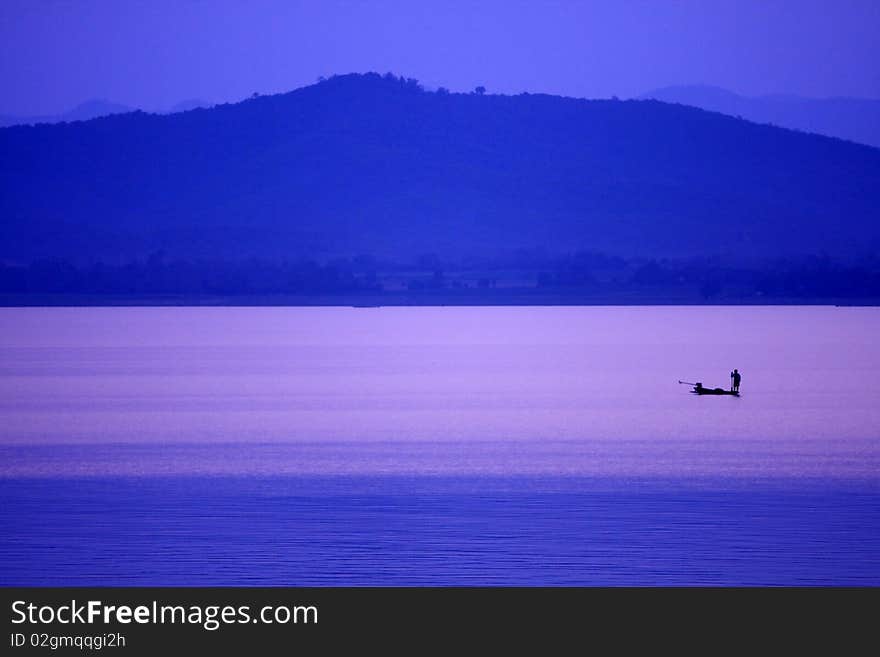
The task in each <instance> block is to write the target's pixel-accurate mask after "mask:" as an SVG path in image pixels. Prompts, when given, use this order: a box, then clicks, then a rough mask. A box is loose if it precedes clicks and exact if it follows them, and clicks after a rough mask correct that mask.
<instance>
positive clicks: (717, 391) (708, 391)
mask: <svg viewBox="0 0 880 657" xmlns="http://www.w3.org/2000/svg"><path fill="white" fill-rule="evenodd" d="M691 392H693V393H694V394H697V395H731V396H733V397H739V393H738V392H734V391H733V390H725V389H724V388H694V389H693V390H692V391H691Z"/></svg>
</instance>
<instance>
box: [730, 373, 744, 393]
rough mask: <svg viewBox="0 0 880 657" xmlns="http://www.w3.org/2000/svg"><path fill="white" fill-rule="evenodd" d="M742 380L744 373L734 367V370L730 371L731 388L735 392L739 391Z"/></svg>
mask: <svg viewBox="0 0 880 657" xmlns="http://www.w3.org/2000/svg"><path fill="white" fill-rule="evenodd" d="M740 380H742V375H741V374H740V373H739V370H738V369H736V368H734V369H733V372H731V373H730V389H731V390H732V391H733V392H739V382H740Z"/></svg>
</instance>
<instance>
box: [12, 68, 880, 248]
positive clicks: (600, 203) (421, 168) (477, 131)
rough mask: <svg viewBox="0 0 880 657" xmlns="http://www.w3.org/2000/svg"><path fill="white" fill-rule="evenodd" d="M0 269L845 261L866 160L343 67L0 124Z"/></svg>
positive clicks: (830, 148)
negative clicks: (621, 259)
mask: <svg viewBox="0 0 880 657" xmlns="http://www.w3.org/2000/svg"><path fill="white" fill-rule="evenodd" d="M0 168H2V172H3V175H2V176H0V216H2V217H3V222H2V227H0V258H2V259H5V260H7V261H16V262H21V261H27V260H29V259H33V258H45V257H64V258H73V259H77V260H80V261H83V260H89V261H94V260H100V259H105V260H119V259H123V258H131V257H143V256H145V255H147V254H150V253H154V252H157V251H164V252H165V253H166V254H168V255H169V256H172V257H186V258H204V257H217V258H221V257H222V258H228V257H234V258H246V257H252V256H254V257H269V258H287V257H291V258H294V257H300V256H303V255H307V256H309V257H316V256H322V257H323V256H327V257H331V256H335V255H344V256H351V255H353V254H373V255H376V256H379V257H386V258H398V259H399V258H407V259H410V258H412V257H413V255H417V254H423V253H438V254H441V255H443V256H450V257H453V256H454V257H459V256H461V257H465V256H469V255H476V256H480V255H486V254H493V253H498V252H502V251H505V250H512V249H521V248H535V247H540V248H545V249H548V250H550V251H556V252H569V251H574V250H577V249H588V250H592V251H603V252H607V253H613V254H620V255H639V256H641V255H645V256H651V257H657V256H669V257H674V256H689V255H706V254H709V255H711V254H742V255H748V256H781V255H785V254H801V253H825V254H829V255H844V256H845V255H858V254H862V253H865V252H866V251H870V250H872V249H873V250H876V249H877V248H878V245H880V222H878V221H877V208H878V207H880V149H875V148H871V147H868V146H863V145H859V144H854V143H851V142H847V141H842V140H839V139H832V138H828V137H822V136H817V135H813V134H805V133H802V132H796V131H791V130H786V129H782V128H779V127H773V126H767V125H758V124H755V123H752V122H749V121H745V120H740V119H736V118H733V117H729V116H725V115H722V114H718V113H714V112H707V111H703V110H701V109H696V108H693V107H686V106H681V105H672V104H668V103H663V102H659V101H653V100H628V101H619V100H583V99H575V98H565V97H558V96H549V95H543V94H521V95H518V96H504V95H493V94H488V93H487V94H478V93H473V94H458V93H449V92H446V91H442V92H427V91H424V90H423V89H422V88H421V87H420V86H419V84H418V83H417V82H416V81H415V80H411V79H403V78H397V77H395V76H391V75H386V76H380V75H377V74H365V75H360V74H351V75H343V76H336V77H333V78H331V79H329V80H326V81H323V82H320V83H318V84H315V85H312V86H308V87H304V88H301V89H297V90H295V91H292V92H289V93H285V94H278V95H272V96H257V95H255V96H254V97H253V98H250V99H248V100H245V101H242V102H240V103H235V104H222V105H217V106H215V107H213V108H211V109H200V110H196V111H191V112H183V113H177V114H169V115H155V114H146V113H144V112H133V113H128V114H119V115H113V116H108V117H104V118H100V119H95V120H92V121H87V122H82V123H66V124H57V125H38V126H17V127H10V128H4V129H2V130H0Z"/></svg>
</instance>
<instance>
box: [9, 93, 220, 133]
mask: <svg viewBox="0 0 880 657" xmlns="http://www.w3.org/2000/svg"><path fill="white" fill-rule="evenodd" d="M212 106H213V105H212V103H209V102H207V101H204V100H199V99H197V98H192V99H189V100H184V101H181V102H179V103H177V104H175V105H173V106H172V107H170V108H169V109H168V111H167V112H166V113H168V114H172V113H175V112H187V111H189V110H192V109H198V108H200V107H212ZM137 111H138V109H137V108H135V107H129V106H128V105H121V104H119V103H114V102H111V101H108V100H103V99H99V98H96V99H93V100H87V101H85V102H84V103H80V104H79V105H77V106H76V107H74V108H73V109H72V110H69V111H67V112H63V113H61V114H46V115H42V116H12V115H9V114H0V128H6V127H9V126H14V125H37V124H40V123H62V122H66V121H90V120H91V119H97V118H101V117H103V116H112V115H114V114H127V113H129V112H137Z"/></svg>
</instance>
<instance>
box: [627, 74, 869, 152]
mask: <svg viewBox="0 0 880 657" xmlns="http://www.w3.org/2000/svg"><path fill="white" fill-rule="evenodd" d="M641 98H643V99H648V98H653V99H656V100H662V101H663V102H666V103H681V104H683V105H693V106H694V107H700V108H702V109H705V110H710V111H712V112H722V113H723V114H730V115H731V116H740V117H742V118H744V119H748V120H749V121H755V122H756V123H770V124H773V125H778V126H780V127H783V128H791V129H793V130H803V131H804V132H815V133H817V134H820V135H827V136H829V137H838V138H840V139H848V140H850V141H855V142H858V143H860V144H868V145H869V146H875V147H878V148H880V100H869V99H864V98H801V97H799V96H788V95H774V96H759V97H755V98H751V97H747V96H740V95H738V94H735V93H733V92H730V91H727V90H726V89H720V88H718V87H711V86H706V85H686V86H675V87H664V88H663V89H656V90H654V91H652V92H650V93H647V94H644V95H643V96H641Z"/></svg>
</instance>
